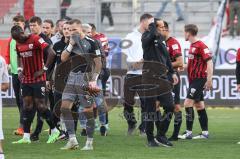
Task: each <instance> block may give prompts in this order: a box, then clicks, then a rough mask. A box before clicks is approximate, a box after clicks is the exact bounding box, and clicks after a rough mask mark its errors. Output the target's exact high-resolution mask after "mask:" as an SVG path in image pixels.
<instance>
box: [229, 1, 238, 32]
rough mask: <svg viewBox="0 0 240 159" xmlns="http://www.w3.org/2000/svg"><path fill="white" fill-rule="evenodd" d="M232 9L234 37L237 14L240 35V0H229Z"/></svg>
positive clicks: (231, 21)
mask: <svg viewBox="0 0 240 159" xmlns="http://www.w3.org/2000/svg"><path fill="white" fill-rule="evenodd" d="M229 9H230V35H231V36H232V37H234V21H235V16H237V19H238V22H237V27H236V32H237V36H239V35H240V0H229Z"/></svg>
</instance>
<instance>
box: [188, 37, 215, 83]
mask: <svg viewBox="0 0 240 159" xmlns="http://www.w3.org/2000/svg"><path fill="white" fill-rule="evenodd" d="M211 59H212V53H211V52H210V50H209V48H208V47H207V46H206V45H205V44H204V43H203V42H202V41H200V40H199V41H197V42H195V43H192V44H191V45H190V49H189V55H188V78H189V82H191V81H192V80H193V79H196V78H206V77H207V72H206V71H207V61H208V60H211Z"/></svg>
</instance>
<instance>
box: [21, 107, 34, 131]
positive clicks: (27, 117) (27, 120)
mask: <svg viewBox="0 0 240 159" xmlns="http://www.w3.org/2000/svg"><path fill="white" fill-rule="evenodd" d="M34 115H35V110H34V109H31V110H27V109H24V110H23V130H24V133H30V127H31V124H32V121H33V118H34Z"/></svg>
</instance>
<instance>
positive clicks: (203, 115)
mask: <svg viewBox="0 0 240 159" xmlns="http://www.w3.org/2000/svg"><path fill="white" fill-rule="evenodd" d="M197 112H198V118H199V123H200V126H201V128H202V131H208V116H207V112H206V109H202V110H198V111H197Z"/></svg>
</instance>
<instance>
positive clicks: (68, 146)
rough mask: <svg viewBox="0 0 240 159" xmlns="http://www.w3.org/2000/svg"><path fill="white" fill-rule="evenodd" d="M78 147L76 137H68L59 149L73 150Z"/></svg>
mask: <svg viewBox="0 0 240 159" xmlns="http://www.w3.org/2000/svg"><path fill="white" fill-rule="evenodd" d="M78 147H79V145H78V142H77V139H76V138H74V139H69V140H68V142H67V144H66V145H65V146H64V147H62V148H60V149H61V150H75V149H77V148H78Z"/></svg>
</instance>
